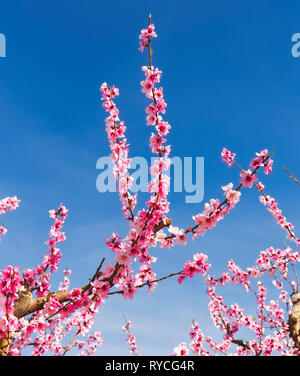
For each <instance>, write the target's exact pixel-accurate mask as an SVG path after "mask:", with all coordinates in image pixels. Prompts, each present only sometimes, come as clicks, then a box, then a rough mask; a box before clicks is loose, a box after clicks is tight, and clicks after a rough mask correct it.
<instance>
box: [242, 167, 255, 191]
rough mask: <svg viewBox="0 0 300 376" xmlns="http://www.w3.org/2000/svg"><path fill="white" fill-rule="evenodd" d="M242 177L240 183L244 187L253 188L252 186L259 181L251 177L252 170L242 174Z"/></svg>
mask: <svg viewBox="0 0 300 376" xmlns="http://www.w3.org/2000/svg"><path fill="white" fill-rule="evenodd" d="M240 176H241V180H240V182H241V184H242V185H243V186H244V187H249V188H252V185H253V184H254V183H255V182H256V181H257V177H256V176H254V175H251V171H250V170H247V171H244V172H241V175H240Z"/></svg>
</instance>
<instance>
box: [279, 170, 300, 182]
mask: <svg viewBox="0 0 300 376" xmlns="http://www.w3.org/2000/svg"><path fill="white" fill-rule="evenodd" d="M283 170H284V171H285V172H286V173H287V174H289V175H290V178H291V179H292V180H294V182H295V183H297V184H298V185H300V182H299V180H298V179H296V178H295V176H294V175H293V174H292V173H291V172H290V171H289V170H288V169H287V168H285V167H284V169H283Z"/></svg>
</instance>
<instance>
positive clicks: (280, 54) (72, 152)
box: [0, 0, 300, 355]
mask: <svg viewBox="0 0 300 376" xmlns="http://www.w3.org/2000/svg"><path fill="white" fill-rule="evenodd" d="M298 10H299V4H298V2H297V1H295V0H291V1H289V2H282V1H276V0H274V1H267V0H259V1H258V0H255V1H253V0H251V1H250V0H244V1H231V0H229V1H226V2H224V1H221V0H217V1H211V2H205V1H185V2H174V1H164V2H161V1H152V2H151V6H149V7H148V8H147V7H145V5H144V3H143V2H140V1H130V2H124V1H119V0H118V1H114V2H104V1H95V0H90V1H89V2H85V3H83V2H79V1H74V0H73V1H68V0H65V1H63V2H61V1H57V0H53V1H51V2H50V1H48V2H43V3H41V2H38V1H30V0H28V1H26V2H24V1H16V0H14V1H10V2H6V3H5V4H4V3H3V4H1V11H0V32H1V33H4V34H5V36H6V41H7V57H6V58H2V59H0V106H1V120H0V127H1V128H0V129H1V148H0V157H1V162H2V163H1V180H0V196H1V197H6V196H7V195H17V196H18V197H19V198H20V199H21V200H22V201H21V205H20V208H19V209H18V210H17V211H16V212H14V213H11V214H9V215H7V216H5V223H6V225H7V227H8V230H9V232H8V233H7V235H6V237H5V239H4V240H3V242H2V243H1V244H0V251H1V262H0V267H1V268H3V267H5V266H6V265H7V264H12V265H21V266H22V267H23V266H24V267H32V266H34V265H36V264H37V263H39V262H40V260H41V258H42V256H43V254H44V253H45V251H46V246H45V245H44V244H43V242H44V241H45V240H46V239H47V236H48V229H49V226H50V224H51V221H50V219H49V218H48V210H49V209H51V208H54V207H56V206H57V205H58V204H59V203H60V202H63V203H64V204H65V205H66V206H67V207H68V208H69V214H70V215H69V218H68V220H67V222H66V225H65V231H66V234H67V241H66V243H65V244H64V245H63V261H62V267H63V268H65V267H68V268H71V269H72V270H73V276H72V284H73V286H78V285H80V284H83V283H85V282H86V281H87V280H88V278H89V277H90V276H91V274H92V273H93V272H94V270H95V268H96V267H97V265H98V262H99V260H100V259H101V258H102V257H103V256H106V257H107V259H109V258H110V257H111V254H110V253H109V251H108V250H107V249H106V247H105V244H104V238H105V237H106V236H109V235H110V234H111V233H112V232H118V233H119V234H120V235H125V234H126V231H127V226H128V224H127V223H126V222H125V221H124V220H122V218H121V216H120V203H119V200H118V197H117V195H116V194H113V193H106V194H100V193H99V192H98V191H97V190H96V178H97V175H98V173H99V171H97V170H96V168H95V166H96V161H97V159H98V158H99V157H101V156H105V155H108V153H109V149H108V143H107V140H106V137H105V136H106V134H105V131H104V118H105V116H106V114H105V113H104V110H103V109H102V106H101V103H100V93H99V86H100V84H101V83H102V82H104V81H106V82H108V83H109V84H115V85H116V86H117V87H119V88H120V97H118V99H117V104H118V107H119V109H120V115H121V118H122V119H124V120H125V123H126V125H127V127H128V129H127V138H128V141H129V143H130V144H131V146H130V153H131V156H145V157H147V158H149V157H150V155H151V154H150V150H149V147H148V140H149V134H150V130H149V127H146V125H145V113H144V108H145V106H146V104H147V103H148V102H147V100H146V99H145V97H144V95H143V94H142V93H141V92H140V84H139V83H140V81H141V80H142V79H143V75H142V72H141V69H140V67H141V66H142V65H144V64H146V55H145V54H141V53H140V52H139V51H138V49H137V48H138V35H139V32H140V29H141V28H142V27H144V26H145V25H146V24H147V17H148V13H149V12H151V13H152V19H153V22H154V23H155V24H156V27H157V33H158V35H159V38H158V39H156V40H155V41H154V42H153V49H154V54H153V64H154V65H155V66H157V67H159V68H160V69H162V71H163V77H162V82H161V83H162V85H163V87H164V93H165V97H166V101H167V103H168V107H167V113H166V115H165V119H166V120H168V121H169V122H170V124H171V125H172V130H171V133H170V135H169V137H168V140H169V141H170V143H171V144H172V154H173V155H177V156H181V157H185V156H191V157H196V156H203V157H204V158H205V195H204V201H203V203H204V202H206V201H207V200H209V199H210V198H217V197H219V198H221V195H222V190H221V185H225V184H227V183H228V182H230V181H232V182H233V183H234V184H236V183H237V182H238V178H239V174H238V171H237V170H236V169H235V168H234V167H233V168H231V169H228V168H227V167H226V165H224V164H223V163H222V161H221V158H220V152H221V150H222V148H223V147H224V146H226V147H227V148H229V149H230V150H232V151H234V152H235V153H236V154H237V156H238V157H237V158H238V161H239V162H240V164H241V165H242V166H244V167H247V166H248V163H249V161H250V159H251V158H252V156H253V155H254V153H255V152H256V151H260V150H261V149H263V148H268V149H269V150H272V151H274V152H275V155H274V159H275V165H274V172H273V173H272V174H271V175H270V176H267V177H263V178H262V179H263V182H264V183H265V185H266V190H267V192H268V193H269V194H271V195H272V196H274V197H276V199H277V200H278V202H279V205H280V208H281V209H282V210H283V212H284V214H285V215H286V216H287V218H288V219H289V220H290V221H291V222H292V223H294V225H295V227H296V230H297V228H299V225H300V223H299V218H298V217H297V212H298V211H299V192H298V187H297V186H296V184H294V183H293V182H291V181H290V180H289V178H288V176H287V175H286V174H285V173H284V172H283V167H288V168H289V169H290V170H291V171H293V172H294V173H295V174H296V175H297V174H298V176H299V175H300V172H299V167H298V166H299V152H298V144H299V105H300V94H299V87H300V85H299V84H300V74H299V73H300V58H299V59H296V58H294V57H293V56H292V54H291V47H292V42H291V37H292V35H293V34H294V33H296V32H300V23H299V17H298V13H299V12H298ZM142 197H145V196H142ZM142 197H141V198H142ZM170 198H171V200H172V204H171V210H172V211H171V217H172V219H173V220H174V223H175V224H177V225H179V226H182V227H186V226H188V225H189V224H191V216H192V215H194V214H196V213H198V212H200V211H202V208H203V203H201V204H185V202H184V194H174V193H173V194H172V193H171V194H170ZM141 202H142V201H141ZM297 225H298V226H297ZM284 243H285V234H284V233H283V232H282V231H281V230H280V229H279V228H278V227H277V226H276V224H275V222H274V221H273V219H272V218H271V217H270V216H269V214H268V213H267V212H266V211H265V209H264V208H263V206H262V205H261V204H260V203H259V202H258V194H257V192H255V191H253V192H252V191H250V190H247V191H243V194H242V200H241V202H240V204H239V205H238V206H237V207H236V208H235V209H234V211H233V213H232V214H231V216H230V217H228V218H226V219H225V220H224V221H223V222H222V223H220V224H219V225H218V226H217V227H216V228H215V229H214V230H212V231H211V232H209V233H207V234H206V235H205V237H204V238H201V239H197V240H196V241H195V242H193V243H189V245H188V247H186V248H182V247H180V246H177V247H175V248H173V249H172V250H170V251H169V250H168V251H162V250H159V249H155V250H153V254H154V255H156V256H158V257H159V261H158V263H157V265H156V271H157V274H158V275H159V276H162V275H166V274H169V273H170V272H174V271H178V270H180V269H181V267H182V265H183V263H184V261H185V260H186V259H188V258H191V256H192V255H193V253H196V252H205V253H207V254H208V256H209V260H210V262H211V263H212V264H213V265H214V267H213V269H212V273H216V274H218V273H219V272H221V271H223V270H224V269H225V265H226V263H227V261H228V260H229V259H230V258H233V259H234V260H235V261H236V262H237V263H240V264H241V266H244V267H245V266H247V265H249V264H251V263H253V262H254V260H255V259H256V257H257V254H258V252H259V251H260V250H262V249H264V248H266V247H268V246H271V245H273V246H275V247H283V245H284ZM61 276H62V274H61V273H57V276H56V277H55V280H57V281H58V280H59V279H60V278H61ZM228 299H232V300H239V299H240V300H241V301H244V302H245V304H248V302H247V295H245V294H242V293H241V294H240V292H239V290H236V289H233V290H230V291H228ZM206 304H207V300H206V297H205V287H204V285H203V282H202V280H201V278H200V277H198V278H195V279H194V280H191V281H186V282H185V283H183V285H182V286H179V285H178V284H177V282H176V281H175V280H173V281H172V280H169V281H166V282H163V283H161V284H160V286H159V287H158V289H157V290H156V291H155V292H154V293H153V295H151V296H150V297H148V296H147V294H146V292H145V291H140V292H139V294H138V295H137V296H136V298H135V299H134V301H129V302H128V301H124V300H123V299H122V298H120V297H119V296H113V297H112V298H111V299H109V300H108V301H107V303H106V304H105V306H104V307H103V310H102V311H101V313H100V314H99V317H98V318H97V321H96V325H95V329H97V330H101V331H102V333H103V337H104V340H105V345H104V347H103V348H102V349H101V350H100V351H99V355H101V354H102V355H104V354H108V355H123V354H128V351H127V345H126V343H125V335H124V334H123V333H122V331H121V326H122V325H123V316H122V313H123V312H124V313H126V315H127V317H128V318H129V319H131V320H132V321H133V329H132V330H133V332H134V333H135V334H136V336H137V340H138V343H139V345H140V346H139V347H140V352H141V353H142V354H144V355H150V354H162V355H168V354H170V353H171V352H172V349H173V347H174V346H175V345H176V344H177V343H179V342H181V341H184V340H188V336H187V334H188V329H189V327H190V324H191V321H192V319H193V318H194V319H197V320H198V321H200V323H202V324H203V326H205V327H206V328H207V332H208V334H212V333H214V329H213V327H212V325H211V324H210V323H209V321H208V317H207V316H208V311H207V307H206Z"/></svg>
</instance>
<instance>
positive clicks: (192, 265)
mask: <svg viewBox="0 0 300 376" xmlns="http://www.w3.org/2000/svg"><path fill="white" fill-rule="evenodd" d="M193 259H194V261H186V263H185V264H184V268H183V271H182V273H181V274H180V276H179V278H178V282H179V283H180V284H181V283H182V281H183V280H184V279H185V278H186V277H189V278H193V277H194V275H195V273H196V274H197V273H201V274H202V275H205V274H206V273H207V271H208V270H209V268H210V267H211V265H210V264H208V263H207V262H206V261H207V259H208V257H207V256H206V255H205V254H203V253H196V254H195V255H194V256H193Z"/></svg>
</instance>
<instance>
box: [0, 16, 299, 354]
mask: <svg viewBox="0 0 300 376" xmlns="http://www.w3.org/2000/svg"><path fill="white" fill-rule="evenodd" d="M156 37H157V34H156V32H155V27H154V25H153V24H152V23H151V16H149V24H148V27H147V28H146V29H143V30H142V31H141V34H140V36H139V39H140V47H139V49H140V51H141V52H143V51H144V50H146V51H147V55H148V61H147V65H145V66H143V67H142V70H143V72H144V74H145V79H144V81H142V82H141V86H142V92H143V93H144V94H145V96H146V97H147V98H148V99H149V100H150V104H149V105H148V106H147V108H146V114H147V117H146V121H147V125H149V126H151V127H152V129H153V132H152V133H151V136H150V147H151V150H152V152H153V154H154V155H155V156H156V157H157V158H156V159H155V161H154V162H153V164H152V166H151V168H150V173H151V176H152V179H151V181H150V183H149V187H148V189H149V193H150V197H149V199H148V201H147V202H146V203H145V207H144V208H141V209H140V210H138V211H137V210H136V205H137V199H138V197H137V194H135V195H132V194H131V193H130V188H131V185H132V181H133V178H132V176H130V174H129V171H128V169H129V167H130V158H129V147H128V144H127V140H126V137H125V132H126V126H125V124H124V121H122V120H120V117H119V110H118V108H117V106H116V104H115V102H114V100H115V98H116V97H117V96H118V95H119V90H118V89H117V88H116V87H114V86H109V85H107V84H106V83H103V84H102V85H101V88H100V90H101V93H102V101H103V107H104V109H105V110H106V111H107V113H108V116H107V118H106V119H105V123H106V133H107V136H108V140H109V145H110V149H111V158H112V160H113V172H114V176H115V179H116V182H117V186H118V192H119V196H120V201H121V204H122V211H123V215H124V218H125V220H127V221H128V222H129V225H130V227H129V231H128V234H127V235H126V236H125V237H123V238H122V237H121V236H120V235H118V234H115V233H113V234H112V236H111V237H110V238H107V239H106V246H107V247H108V248H109V249H110V251H112V252H113V253H114V260H115V262H114V263H108V264H106V263H105V259H104V258H103V259H102V260H101V262H100V264H99V266H98V268H97V270H96V271H95V273H94V275H93V276H91V278H90V279H89V281H88V282H87V283H86V284H85V285H84V286H80V287H76V288H70V280H69V276H70V273H71V271H70V270H65V271H64V279H63V281H62V282H61V283H60V285H59V288H58V290H57V291H54V292H53V291H51V289H50V283H51V277H52V274H53V273H54V272H56V271H57V270H58V268H59V263H60V259H61V257H62V255H61V250H60V248H59V243H63V242H64V241H65V239H66V237H65V233H64V232H63V225H64V222H65V220H66V218H67V213H68V210H67V209H66V207H65V206H64V205H62V204H60V206H59V207H58V209H57V210H50V211H49V214H50V218H51V219H52V220H53V224H52V226H51V229H50V233H49V239H48V240H47V245H48V251H47V253H46V254H45V256H44V258H43V260H42V262H41V264H40V265H37V266H36V267H33V268H32V269H24V270H22V271H21V270H20V268H19V267H18V266H16V267H13V266H10V265H9V266H7V267H6V268H5V269H4V270H2V271H1V281H0V353H1V355H21V354H22V353H23V352H24V349H26V348H27V347H29V346H30V349H31V350H32V355H42V354H45V353H51V354H55V355H65V354H67V353H68V352H69V351H70V350H71V349H75V350H76V349H77V350H78V353H79V354H80V355H92V354H94V353H95V351H96V350H97V348H98V346H101V345H102V344H103V340H102V338H101V334H100V333H99V332H96V333H93V334H91V333H90V330H91V328H92V326H93V321H94V318H95V316H96V314H97V313H98V311H99V309H100V307H101V305H102V304H103V303H104V302H105V301H106V300H109V297H110V296H111V295H113V294H120V295H122V297H123V298H124V299H133V298H134V296H135V294H136V293H137V292H138V289H139V288H143V287H146V288H148V292H149V293H151V292H152V291H153V290H154V289H155V288H156V286H157V284H158V282H160V281H162V280H164V279H166V278H170V277H173V276H177V278H178V282H179V284H181V283H182V282H183V280H184V279H185V278H188V277H189V278H192V277H194V275H195V274H197V273H198V274H202V275H203V276H206V279H205V282H206V285H207V294H208V297H209V305H208V308H209V312H210V315H211V318H212V320H213V323H214V325H215V326H216V328H218V329H219V330H220V331H221V332H223V340H222V341H221V342H220V343H219V342H216V341H214V340H213V339H212V338H211V337H208V336H206V335H205V334H204V333H203V331H202V330H201V328H200V326H199V325H198V323H197V322H196V321H193V324H192V327H191V330H190V337H191V342H190V344H187V343H185V342H183V343H180V344H179V345H178V346H176V347H175V348H174V352H173V355H187V354H188V353H189V351H191V352H192V353H194V354H196V355H214V354H218V353H220V354H235V355H271V354H275V355H276V354H280V355H300V293H299V281H298V276H297V263H298V262H299V261H300V257H299V251H298V249H299V246H300V239H299V238H297V237H296V235H295V233H294V232H293V225H292V224H291V223H289V222H288V221H287V219H286V218H285V217H284V216H283V214H282V212H281V210H280V209H279V207H278V204H277V202H276V201H275V199H274V198H272V197H271V196H269V195H268V194H267V193H266V192H265V187H264V185H263V184H262V182H261V181H259V179H258V177H257V176H258V173H259V172H260V171H261V170H263V172H264V174H265V175H268V174H269V173H271V172H272V165H273V160H272V153H269V152H268V150H266V149H265V150H262V151H260V152H258V153H256V156H255V157H254V158H253V160H252V161H251V162H250V166H249V167H250V168H249V169H243V168H242V167H241V166H240V165H239V164H238V162H237V161H236V155H235V154H234V153H232V152H230V151H229V150H227V149H226V148H224V149H223V151H222V153H221V156H222V159H223V161H224V162H225V163H226V164H227V166H229V167H230V166H232V165H235V166H236V167H237V168H238V169H239V170H240V184H239V185H238V186H236V187H234V186H233V184H232V183H229V184H227V185H225V186H222V190H223V191H224V192H223V195H224V199H223V200H220V199H211V200H210V201H209V202H208V203H206V204H205V205H204V210H203V211H202V212H201V213H198V214H195V215H194V216H193V218H192V219H193V222H192V224H191V225H190V226H189V227H187V228H186V229H184V228H180V227H177V226H175V225H173V224H172V223H173V222H174V219H173V218H172V221H173V222H172V221H171V218H170V214H169V201H168V188H169V184H170V181H169V180H170V179H169V177H168V175H167V174H166V171H167V170H168V168H169V166H170V157H169V156H170V152H171V147H170V145H167V144H166V142H167V135H168V133H169V130H170V128H171V127H170V124H169V123H168V122H167V121H166V120H164V119H163V117H162V116H163V115H164V114H165V112H166V106H167V104H166V102H165V99H164V94H163V88H162V87H160V86H158V84H159V83H160V79H161V75H162V72H161V71H160V70H159V69H158V68H155V67H154V66H153V65H152V49H151V44H152V40H153V39H154V38H156ZM290 175H291V174H290ZM291 177H292V178H293V180H295V182H297V183H298V181H297V179H296V178H295V177H294V176H293V175H291ZM298 184H299V183H298ZM244 188H254V189H257V191H258V193H259V200H260V202H261V203H262V205H264V206H265V207H266V209H267V210H268V211H269V212H270V214H271V215H272V216H273V217H274V218H275V220H276V222H277V224H278V225H279V227H281V229H282V230H284V231H285V232H286V234H287V238H288V239H289V241H290V242H291V244H292V245H293V246H294V247H295V248H296V250H293V249H292V248H291V246H287V247H285V248H284V249H275V248H273V247H270V248H268V249H266V250H265V251H262V252H260V254H259V255H258V258H257V260H256V263H255V264H254V265H253V266H251V267H248V268H247V269H246V270H242V269H241V268H240V267H239V266H238V265H237V264H236V263H235V262H234V261H233V260H230V261H229V263H228V266H227V268H228V269H227V271H224V273H223V274H222V275H220V276H213V275H208V271H209V269H210V268H211V265H210V264H209V263H208V257H207V255H205V254H202V253H196V254H195V255H194V256H193V260H190V261H188V260H187V261H186V262H185V264H184V266H183V267H182V268H180V270H179V271H178V272H174V273H171V274H169V275H167V276H163V277H158V276H157V275H156V273H155V272H154V271H153V264H154V263H155V261H156V258H155V257H153V256H152V255H151V253H150V251H151V248H153V247H161V248H163V247H164V248H170V247H172V246H174V245H175V244H181V245H183V246H184V245H186V244H187V242H188V241H189V238H192V240H194V239H196V238H198V237H200V236H203V235H204V234H205V233H206V231H208V230H210V229H212V228H213V227H215V226H216V225H217V223H218V222H219V221H221V220H222V219H224V217H225V216H227V215H228V214H229V213H230V212H231V211H232V210H233V209H234V207H235V206H236V205H237V204H238V202H239V201H240V198H241V192H242V189H244ZM19 203H20V200H18V199H17V197H7V198H5V199H3V200H1V201H0V214H6V213H7V212H9V211H13V210H15V209H16V208H17V207H18V206H19ZM6 232H7V229H6V228H5V227H4V226H3V225H2V226H1V227H0V236H1V237H2V236H3V235H5V234H6ZM137 263H139V264H140V265H139V267H138V269H137V268H136V267H135V265H136V264H137ZM268 279H271V282H272V285H271V286H273V288H274V290H275V293H274V291H272V294H273V295H274V294H275V295H276V298H275V299H271V300H268V298H267V287H266V285H267V284H268ZM229 284H238V285H241V286H242V287H243V288H244V289H245V292H247V293H248V294H253V296H254V297H255V300H256V302H257V307H256V311H257V312H256V315H255V316H253V315H251V314H247V312H245V310H244V309H243V308H242V307H240V305H239V304H238V303H235V304H232V305H226V303H225V301H224V298H223V297H222V295H221V294H220V293H219V290H220V289H221V288H222V287H224V286H226V285H229ZM268 292H269V291H268ZM130 326H131V322H130V321H128V320H127V319H126V318H125V325H124V327H123V330H124V332H125V333H126V335H127V342H128V344H129V345H130V352H131V353H132V354H135V355H136V354H138V348H137V344H136V340H135V336H134V335H133V334H132V333H131V332H130V330H129V328H130Z"/></svg>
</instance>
